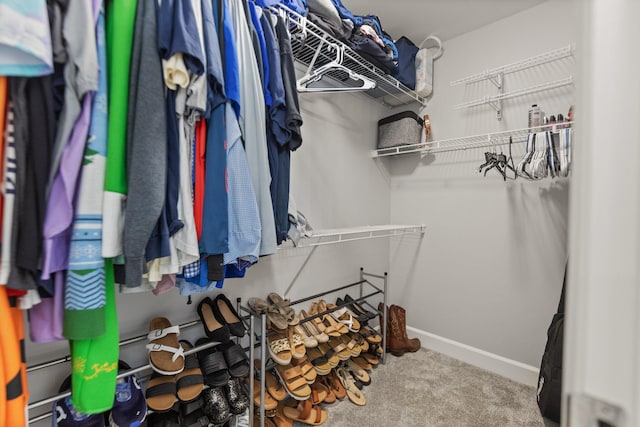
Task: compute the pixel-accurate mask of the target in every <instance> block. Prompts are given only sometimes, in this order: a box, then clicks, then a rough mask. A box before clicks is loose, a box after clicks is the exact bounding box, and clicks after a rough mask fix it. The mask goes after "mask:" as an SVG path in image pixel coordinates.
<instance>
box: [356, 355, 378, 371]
mask: <svg viewBox="0 0 640 427" xmlns="http://www.w3.org/2000/svg"><path fill="white" fill-rule="evenodd" d="M351 360H353V361H354V362H355V363H356V364H357V365H359V366H360V367H361V368H362V369H364V370H365V371H371V370H372V369H373V366H371V363H369V362H367V361H366V360H365V358H364V357H362V356H360V357H354V358H353V359H351Z"/></svg>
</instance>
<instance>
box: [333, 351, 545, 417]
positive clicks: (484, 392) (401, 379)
mask: <svg viewBox="0 0 640 427" xmlns="http://www.w3.org/2000/svg"><path fill="white" fill-rule="evenodd" d="M371 375H372V383H371V385H369V386H367V387H365V388H364V390H363V391H364V393H365V395H366V397H367V405H366V406H364V407H358V406H356V405H353V404H351V403H350V402H349V401H348V400H345V401H344V402H341V403H340V404H338V405H336V406H333V407H330V408H328V411H329V420H328V422H327V424H326V425H327V426H330V427H354V426H358V427H359V426H367V427H378V426H380V427H382V426H394V427H409V426H416V427H417V426H419V427H428V426H438V427H466V426H469V427H485V426H486V427H502V426H531V427H534V426H535V427H542V426H544V425H545V423H543V420H542V418H541V416H540V413H539V412H538V407H537V405H536V398H535V390H534V389H533V388H531V387H527V386H524V385H522V384H518V383H516V382H513V381H511V380H508V379H506V378H503V377H500V376H498V375H495V374H493V373H490V372H488V371H485V370H482V369H479V368H476V367H474V366H471V365H468V364H466V363H463V362H460V361H458V360H456V359H452V358H450V357H447V356H444V355H442V354H439V353H435V352H433V351H429V350H424V349H423V350H420V351H419V352H417V353H413V354H411V353H407V354H405V355H404V356H402V357H394V356H391V355H389V356H388V358H387V364H386V365H384V366H382V365H381V366H380V367H379V368H377V369H375V370H374V371H373V373H372V374H371Z"/></svg>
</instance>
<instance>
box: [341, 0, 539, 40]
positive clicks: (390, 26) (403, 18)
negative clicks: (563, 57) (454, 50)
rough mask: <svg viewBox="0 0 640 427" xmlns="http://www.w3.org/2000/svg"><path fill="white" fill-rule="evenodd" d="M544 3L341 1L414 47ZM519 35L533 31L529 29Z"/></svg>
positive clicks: (511, 0)
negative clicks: (375, 17) (373, 17)
mask: <svg viewBox="0 0 640 427" xmlns="http://www.w3.org/2000/svg"><path fill="white" fill-rule="evenodd" d="M544 1H546V0H400V1H398V0H396V1H376V2H372V1H371V0H343V1H342V3H343V4H344V5H345V6H347V7H348V8H349V9H350V10H351V11H353V12H354V13H355V14H356V15H366V14H372V15H378V17H379V18H380V20H381V21H382V25H383V27H384V29H385V31H386V32H388V33H389V34H390V35H391V36H392V37H393V38H395V39H399V38H400V37H401V36H407V37H409V39H410V40H411V41H413V42H414V43H415V44H416V45H417V44H419V43H420V42H421V41H422V40H424V38H425V37H426V36H428V35H430V34H435V35H437V36H439V37H440V38H441V39H442V40H447V39H450V38H453V37H456V36H459V35H460V34H464V33H467V32H469V31H472V30H475V29H476V28H480V27H482V26H485V25H487V24H490V23H492V22H495V21H498V20H500V19H502V18H506V17H507V16H510V15H514V14H516V13H518V12H520V11H523V10H525V9H528V8H530V7H533V6H536V5H538V4H540V3H543V2H544ZM523 31H533V29H532V28H529V29H523Z"/></svg>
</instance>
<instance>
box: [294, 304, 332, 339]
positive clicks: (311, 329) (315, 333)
mask: <svg viewBox="0 0 640 427" xmlns="http://www.w3.org/2000/svg"><path fill="white" fill-rule="evenodd" d="M309 316H310V315H309V314H307V312H306V311H304V310H300V326H302V327H303V328H304V329H305V331H307V334H309V335H310V336H312V337H314V338H315V339H316V341H318V344H321V343H323V342H327V341H329V335H327V334H325V333H324V331H321V330H320V329H319V328H318V327H317V325H316V324H315V323H314V321H315V320H316V319H313V320H307V321H304V319H306V318H308V317H309ZM317 320H318V321H319V322H320V323H322V321H321V320H320V319H317Z"/></svg>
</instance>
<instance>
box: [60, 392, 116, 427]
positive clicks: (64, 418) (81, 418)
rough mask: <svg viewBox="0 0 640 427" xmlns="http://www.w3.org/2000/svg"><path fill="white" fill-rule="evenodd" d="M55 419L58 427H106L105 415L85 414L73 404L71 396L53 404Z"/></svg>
mask: <svg viewBox="0 0 640 427" xmlns="http://www.w3.org/2000/svg"><path fill="white" fill-rule="evenodd" d="M52 415H53V419H54V420H56V424H54V425H55V426H57V427H105V423H104V414H92V415H90V414H83V413H81V412H78V411H77V410H76V408H75V407H74V406H73V403H71V396H67V397H65V398H63V399H59V400H57V401H56V402H55V403H54V404H53V414H52Z"/></svg>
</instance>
